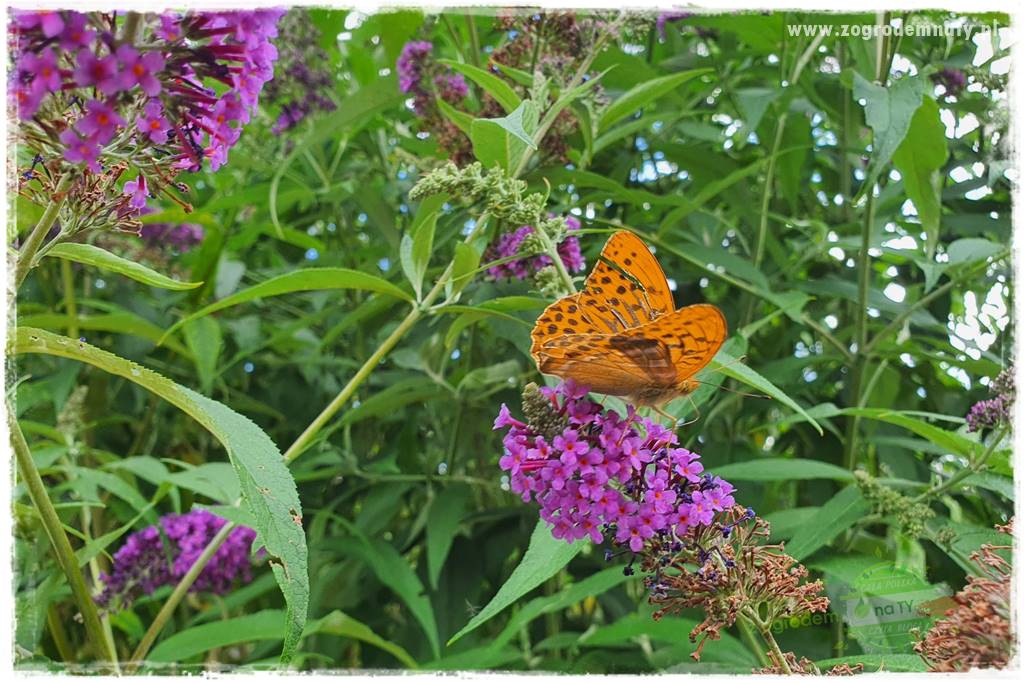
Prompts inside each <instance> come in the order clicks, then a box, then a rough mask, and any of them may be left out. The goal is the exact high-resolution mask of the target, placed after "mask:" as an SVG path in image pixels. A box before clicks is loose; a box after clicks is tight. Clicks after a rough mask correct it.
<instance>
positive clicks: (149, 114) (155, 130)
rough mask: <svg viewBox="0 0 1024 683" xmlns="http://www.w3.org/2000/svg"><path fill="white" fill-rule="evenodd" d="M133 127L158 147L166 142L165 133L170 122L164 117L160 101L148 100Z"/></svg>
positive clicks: (168, 128) (169, 126)
mask: <svg viewBox="0 0 1024 683" xmlns="http://www.w3.org/2000/svg"><path fill="white" fill-rule="evenodd" d="M135 127H136V128H137V129H138V131H139V132H140V133H142V134H144V135H148V136H149V139H150V140H152V141H153V142H155V143H156V144H158V145H162V144H164V143H165V142H167V131H168V130H170V128H171V122H170V121H168V120H167V118H166V117H165V116H164V108H163V106H161V104H160V100H150V101H149V102H147V103H146V106H145V107H144V108H143V110H142V116H140V117H139V118H138V120H137V121H136V122H135Z"/></svg>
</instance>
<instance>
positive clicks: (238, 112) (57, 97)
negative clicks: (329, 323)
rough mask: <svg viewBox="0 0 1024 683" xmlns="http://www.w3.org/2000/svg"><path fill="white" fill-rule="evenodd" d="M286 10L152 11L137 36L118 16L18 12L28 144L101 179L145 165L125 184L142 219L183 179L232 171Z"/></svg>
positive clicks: (18, 89)
mask: <svg viewBox="0 0 1024 683" xmlns="http://www.w3.org/2000/svg"><path fill="white" fill-rule="evenodd" d="M283 13H284V10H278V9H267V10H254V11H246V12H190V13H186V14H183V15H179V14H162V15H153V14H145V15H138V16H137V17H133V21H134V20H135V19H138V24H137V26H138V28H137V30H135V31H133V32H130V34H129V33H128V32H126V31H122V30H121V29H122V28H124V25H126V22H127V21H128V18H123V19H121V20H120V23H121V25H122V26H121V27H119V26H118V19H116V18H115V16H114V15H113V14H99V13H92V14H83V13H79V12H74V11H70V10H69V11H54V12H30V11H15V12H13V13H12V31H11V33H12V35H11V38H12V40H11V43H12V45H13V47H14V59H15V67H14V69H12V74H11V83H10V88H9V92H10V97H11V100H12V102H13V103H14V105H15V106H16V108H17V113H18V118H19V119H20V121H21V123H22V125H21V126H20V127H19V128H21V129H23V130H24V131H25V133H26V134H25V135H24V136H23V138H24V143H25V144H26V145H27V146H28V147H29V148H30V149H31V151H33V152H36V153H37V154H38V155H39V156H41V157H43V158H44V159H52V158H54V157H55V156H63V158H64V160H65V161H67V162H68V163H70V164H73V165H76V166H83V167H85V168H86V169H88V170H89V171H90V172H92V173H93V174H100V173H102V172H104V171H105V170H108V169H114V168H117V167H118V164H121V165H122V166H121V170H123V168H124V167H125V166H133V165H134V166H137V167H138V168H139V171H140V172H142V173H145V175H146V176H147V177H146V178H144V179H142V180H139V181H136V182H135V184H133V185H131V187H128V186H127V185H126V186H125V187H124V191H125V193H126V195H129V196H130V199H129V200H128V202H127V203H126V205H125V206H124V207H123V208H124V209H125V215H126V216H131V215H133V214H132V210H137V209H139V208H141V206H144V205H145V203H146V197H147V196H150V197H155V196H156V194H157V192H158V191H161V190H163V189H164V188H167V187H169V186H171V185H173V178H174V176H175V175H176V174H177V172H178V171H180V170H190V171H198V170H199V169H200V168H201V167H202V165H203V162H204V161H208V162H209V165H210V168H211V169H212V170H217V169H218V168H219V167H220V166H221V165H223V164H224V163H225V161H226V160H227V154H228V150H229V149H230V148H231V147H232V146H233V145H234V144H235V143H236V142H237V141H238V138H239V135H240V134H241V126H242V125H243V124H245V123H247V122H248V121H249V117H250V113H251V112H252V111H254V110H255V108H256V105H257V101H258V98H259V94H260V90H261V89H262V87H263V84H264V83H266V82H267V81H268V80H270V79H271V78H272V77H273V63H274V60H275V59H276V57H277V50H276V48H275V47H274V46H273V44H272V43H271V42H270V39H271V38H273V37H275V36H276V35H277V29H276V25H277V22H278V19H279V18H280V17H281V15H282V14H283ZM213 83H218V84H220V85H221V87H220V88H219V89H217V90H215V89H214V88H212V87H210V85H211V84H213ZM120 172H121V171H120V170H118V171H116V172H112V177H113V178H115V179H116V177H117V176H118V175H120ZM136 215H137V214H136Z"/></svg>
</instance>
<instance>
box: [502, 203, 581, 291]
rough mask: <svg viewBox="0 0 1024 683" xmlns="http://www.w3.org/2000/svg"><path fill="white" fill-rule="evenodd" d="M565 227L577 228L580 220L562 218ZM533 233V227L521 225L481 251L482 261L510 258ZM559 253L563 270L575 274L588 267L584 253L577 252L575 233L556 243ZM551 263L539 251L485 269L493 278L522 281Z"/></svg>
mask: <svg viewBox="0 0 1024 683" xmlns="http://www.w3.org/2000/svg"><path fill="white" fill-rule="evenodd" d="M565 226H566V230H567V231H573V230H579V229H580V222H579V220H578V219H577V218H575V217H574V216H567V217H566V219H565ZM532 233H533V226H531V225H524V226H522V227H521V228H519V229H517V230H513V231H512V232H507V233H505V234H503V235H501V236H500V237H498V239H497V240H495V241H494V243H492V244H491V245H490V246H489V247H488V248H487V252H486V253H485V254H484V260H485V261H496V260H498V259H504V258H509V257H512V256H515V255H517V254H518V253H519V248H520V246H522V244H523V241H524V240H525V239H526V238H527V237H529V236H530V235H531V234H532ZM558 254H559V256H561V257H562V263H563V264H565V269H566V270H568V271H569V272H570V273H578V272H580V271H582V270H583V269H584V268H586V266H587V264H586V262H585V261H584V260H583V254H582V252H581V251H580V241H579V239H578V238H577V237H576V236H575V235H569V236H567V237H566V238H565V239H564V240H562V241H561V242H560V243H559V245H558ZM550 265H552V261H551V258H550V257H549V256H548V255H547V254H538V255H536V256H529V257H525V258H519V259H516V260H514V261H509V262H507V263H499V264H498V265H496V266H491V267H490V268H488V269H487V274H488V275H490V276H491V277H493V278H494V279H495V280H500V279H501V278H506V277H507V278H515V279H517V280H525V279H526V278H527V277H529V276H530V275H532V274H533V273H535V272H537V271H538V270H540V269H541V268H544V267H545V266H550Z"/></svg>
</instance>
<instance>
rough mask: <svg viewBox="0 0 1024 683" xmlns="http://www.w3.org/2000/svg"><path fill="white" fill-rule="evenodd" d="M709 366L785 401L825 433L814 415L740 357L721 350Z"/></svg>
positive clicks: (819, 431)
mask: <svg viewBox="0 0 1024 683" xmlns="http://www.w3.org/2000/svg"><path fill="white" fill-rule="evenodd" d="M708 368H709V369H710V370H712V371H718V372H721V373H722V374H723V375H726V376H727V377H732V378H733V379H735V380H739V381H740V382H743V383H744V384H746V385H748V386H752V387H754V388H755V389H757V390H758V391H763V392H764V393H766V394H768V395H769V396H771V397H772V398H774V399H776V400H778V401H780V402H782V403H784V404H785V405H787V406H788V407H790V408H792V409H793V410H795V411H796V412H797V413H799V414H800V415H802V416H803V417H804V418H805V419H806V420H807V421H808V422H810V423H811V424H812V425H814V428H815V429H817V430H818V433H819V434H824V432H823V431H822V429H821V425H819V424H818V421H817V420H815V419H814V418H813V417H811V416H810V415H808V414H807V411H805V410H804V409H803V408H802V407H800V405H799V404H798V403H797V402H796V401H794V400H793V399H791V398H790V397H789V396H788V395H787V394H786V392H784V391H782V389H779V388H778V387H777V386H775V385H774V384H772V383H771V382H769V381H768V380H766V379H765V378H764V377H762V376H761V375H760V374H759V373H757V372H756V371H755V370H753V369H751V368H749V367H747V366H746V365H744V364H743V363H741V362H739V359H737V358H733V357H732V356H730V355H729V354H727V353H725V352H723V351H719V352H718V353H717V354H716V355H715V359H714V360H713V361H711V363H710V364H709V365H708Z"/></svg>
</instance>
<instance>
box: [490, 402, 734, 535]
mask: <svg viewBox="0 0 1024 683" xmlns="http://www.w3.org/2000/svg"><path fill="white" fill-rule="evenodd" d="M524 395H525V396H526V397H527V398H525V399H524V406H525V408H524V410H526V411H527V417H528V419H527V420H525V421H520V420H517V419H516V418H514V417H513V416H512V415H511V412H510V411H509V410H508V407H507V406H504V405H503V406H502V407H501V410H500V411H499V413H498V418H497V419H496V420H495V427H494V428H495V429H502V430H507V431H506V433H505V436H504V438H503V444H504V449H505V454H504V456H503V457H502V458H501V459H500V461H499V466H500V467H501V469H502V470H504V471H505V472H507V473H508V477H509V489H510V490H511V491H512V492H513V493H517V494H519V495H520V496H521V497H522V499H523V501H524V502H530V501H531V500H532V501H536V502H537V504H538V505H540V516H541V519H543V520H544V521H545V522H547V523H548V524H550V525H551V527H552V531H551V533H552V535H553V536H554V537H555V538H559V539H564V540H566V541H568V542H572V541H575V540H577V539H581V538H590V539H591V540H593V541H594V542H595V543H598V542H601V540H602V539H604V538H605V537H607V536H609V535H610V537H611V538H613V539H614V542H615V543H616V544H618V545H622V546H626V547H628V548H629V549H630V551H632V552H634V553H637V552H640V551H641V550H643V549H644V548H645V547H646V546H647V544H649V543H653V542H657V543H660V544H661V546H662V547H665V544H668V545H671V544H672V543H674V542H675V541H676V540H678V539H679V538H681V537H682V535H683V534H685V533H686V532H687V530H689V529H691V528H692V527H695V526H697V525H705V526H708V525H711V524H712V523H713V521H714V518H715V514H716V513H718V512H721V511H723V510H725V509H729V508H730V507H731V506H732V505H733V504H734V501H733V499H732V496H731V493H732V492H733V491H734V488H733V487H732V486H731V485H730V484H729V483H728V482H725V481H723V480H721V479H719V478H717V477H712V476H710V475H704V476H698V473H699V471H700V470H699V469H698V467H699V463H698V462H697V461H698V460H699V456H698V455H697V454H695V453H691V452H690V451H688V450H686V449H683V448H675V447H673V444H675V443H676V442H677V437H676V436H675V434H673V433H672V432H669V431H668V430H667V429H665V428H664V427H662V426H661V425H658V424H657V423H655V422H653V421H652V420H649V419H647V418H641V417H639V416H638V415H637V414H636V411H635V410H634V409H632V407H631V408H630V410H629V411H628V413H627V415H626V417H625V418H623V417H620V416H619V414H618V413H616V412H615V411H605V410H603V409H602V408H601V406H599V405H598V404H596V403H594V402H593V401H591V400H590V399H589V398H587V396H586V389H585V388H583V387H579V386H577V385H574V384H569V383H566V384H562V385H560V386H559V387H557V388H555V389H549V388H546V387H545V388H537V387H535V386H532V387H528V388H527V392H526V393H525V394H524ZM533 424H543V425H552V426H551V427H550V428H549V431H548V433H547V434H540V433H537V432H536V431H535V430H534V428H532V427H531V426H530V425H533ZM695 465H696V466H695ZM681 466H682V467H683V470H684V471H683V472H680V471H679V468H680V467H681ZM723 533H724V532H723Z"/></svg>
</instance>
